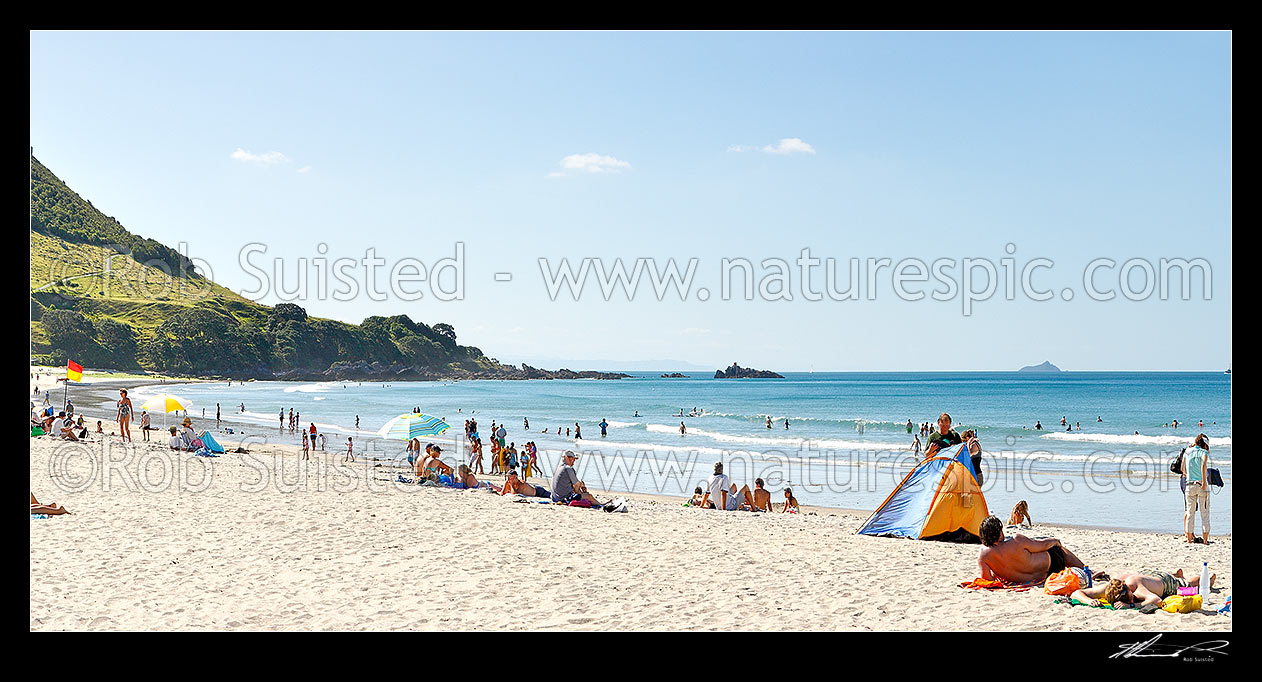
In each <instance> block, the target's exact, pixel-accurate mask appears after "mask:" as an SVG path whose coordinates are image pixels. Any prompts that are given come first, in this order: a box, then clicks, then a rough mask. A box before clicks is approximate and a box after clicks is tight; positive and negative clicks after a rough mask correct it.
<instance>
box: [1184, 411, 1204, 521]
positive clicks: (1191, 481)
mask: <svg viewBox="0 0 1262 682" xmlns="http://www.w3.org/2000/svg"><path fill="white" fill-rule="evenodd" d="M1208 472H1209V439H1208V438H1206V437H1205V434H1203V433H1202V434H1201V435H1199V436H1197V437H1196V441H1194V442H1193V443H1192V447H1190V448H1188V450H1187V452H1186V453H1184V455H1183V475H1184V476H1186V477H1187V492H1186V493H1185V494H1184V498H1185V499H1184V502H1185V504H1186V505H1187V510H1186V511H1184V512H1183V532H1184V533H1185V534H1186V535H1187V541H1188V542H1194V540H1193V535H1192V527H1193V524H1195V523H1196V510H1197V509H1199V510H1201V541H1202V542H1204V543H1205V544H1207V545H1208V544H1209V475H1208Z"/></svg>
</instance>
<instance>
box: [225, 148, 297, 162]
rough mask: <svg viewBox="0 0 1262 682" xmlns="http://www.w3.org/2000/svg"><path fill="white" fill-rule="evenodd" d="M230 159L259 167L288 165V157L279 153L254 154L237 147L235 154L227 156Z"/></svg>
mask: <svg viewBox="0 0 1262 682" xmlns="http://www.w3.org/2000/svg"><path fill="white" fill-rule="evenodd" d="M229 156H230V157H231V158H232V159H235V160H237V161H241V162H243V163H255V164H258V165H260V166H273V165H276V164H278V163H289V157H288V156H285V155H284V154H282V153H280V152H263V153H262V154H255V153H254V152H251V151H248V150H245V149H242V148H240V147H237V150H236V151H235V152H232V154H230V155H229Z"/></svg>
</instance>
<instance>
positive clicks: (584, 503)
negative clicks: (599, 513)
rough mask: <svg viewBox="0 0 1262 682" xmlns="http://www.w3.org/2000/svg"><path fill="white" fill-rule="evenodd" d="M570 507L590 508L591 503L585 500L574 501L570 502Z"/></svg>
mask: <svg viewBox="0 0 1262 682" xmlns="http://www.w3.org/2000/svg"><path fill="white" fill-rule="evenodd" d="M570 506H571V507H587V508H590V507H591V506H592V503H591V502H588V501H587V500H574V501H573V502H571V503H570Z"/></svg>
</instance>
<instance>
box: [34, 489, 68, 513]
mask: <svg viewBox="0 0 1262 682" xmlns="http://www.w3.org/2000/svg"><path fill="white" fill-rule="evenodd" d="M31 513H32V514H47V515H49V516H57V515H58V514H69V513H70V512H68V511H66V508H65V507H63V506H61V505H60V504H57V503H56V502H49V503H48V504H43V503H41V502H40V501H39V500H37V499H35V493H31Z"/></svg>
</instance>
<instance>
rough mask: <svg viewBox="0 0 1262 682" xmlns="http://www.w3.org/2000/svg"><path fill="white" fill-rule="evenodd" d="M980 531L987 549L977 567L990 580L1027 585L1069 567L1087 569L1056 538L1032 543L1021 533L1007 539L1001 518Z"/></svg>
mask: <svg viewBox="0 0 1262 682" xmlns="http://www.w3.org/2000/svg"><path fill="white" fill-rule="evenodd" d="M980 532H981V537H982V544H983V545H985V546H984V547H982V552H981V554H980V555H979V556H978V557H977V567H978V568H980V569H981V573H982V578H985V579H986V580H994V579H995V578H999V579H1001V580H1005V581H1007V582H1010V583H1016V584H1024V583H1031V582H1037V581H1039V580H1043V579H1044V578H1046V577H1047V576H1048V575H1050V574H1052V573H1056V572H1058V571H1063V570H1065V567H1066V566H1073V567H1074V568H1085V566H1083V563H1082V562H1081V561H1079V560H1078V557H1076V556H1074V554H1073V552H1070V551H1069V550H1067V549H1065V547H1064V545H1062V544H1060V540H1057V539H1056V538H1047V539H1046V540H1031V539H1030V538H1027V537H1026V536H1024V535H1021V534H1019V533H1018V534H1016V535H1013V536H1012V537H1011V538H1008V539H1004V536H1003V521H1000V520H999V517H998V516H988V517H986V520H985V521H982V524H981V529H980Z"/></svg>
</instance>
